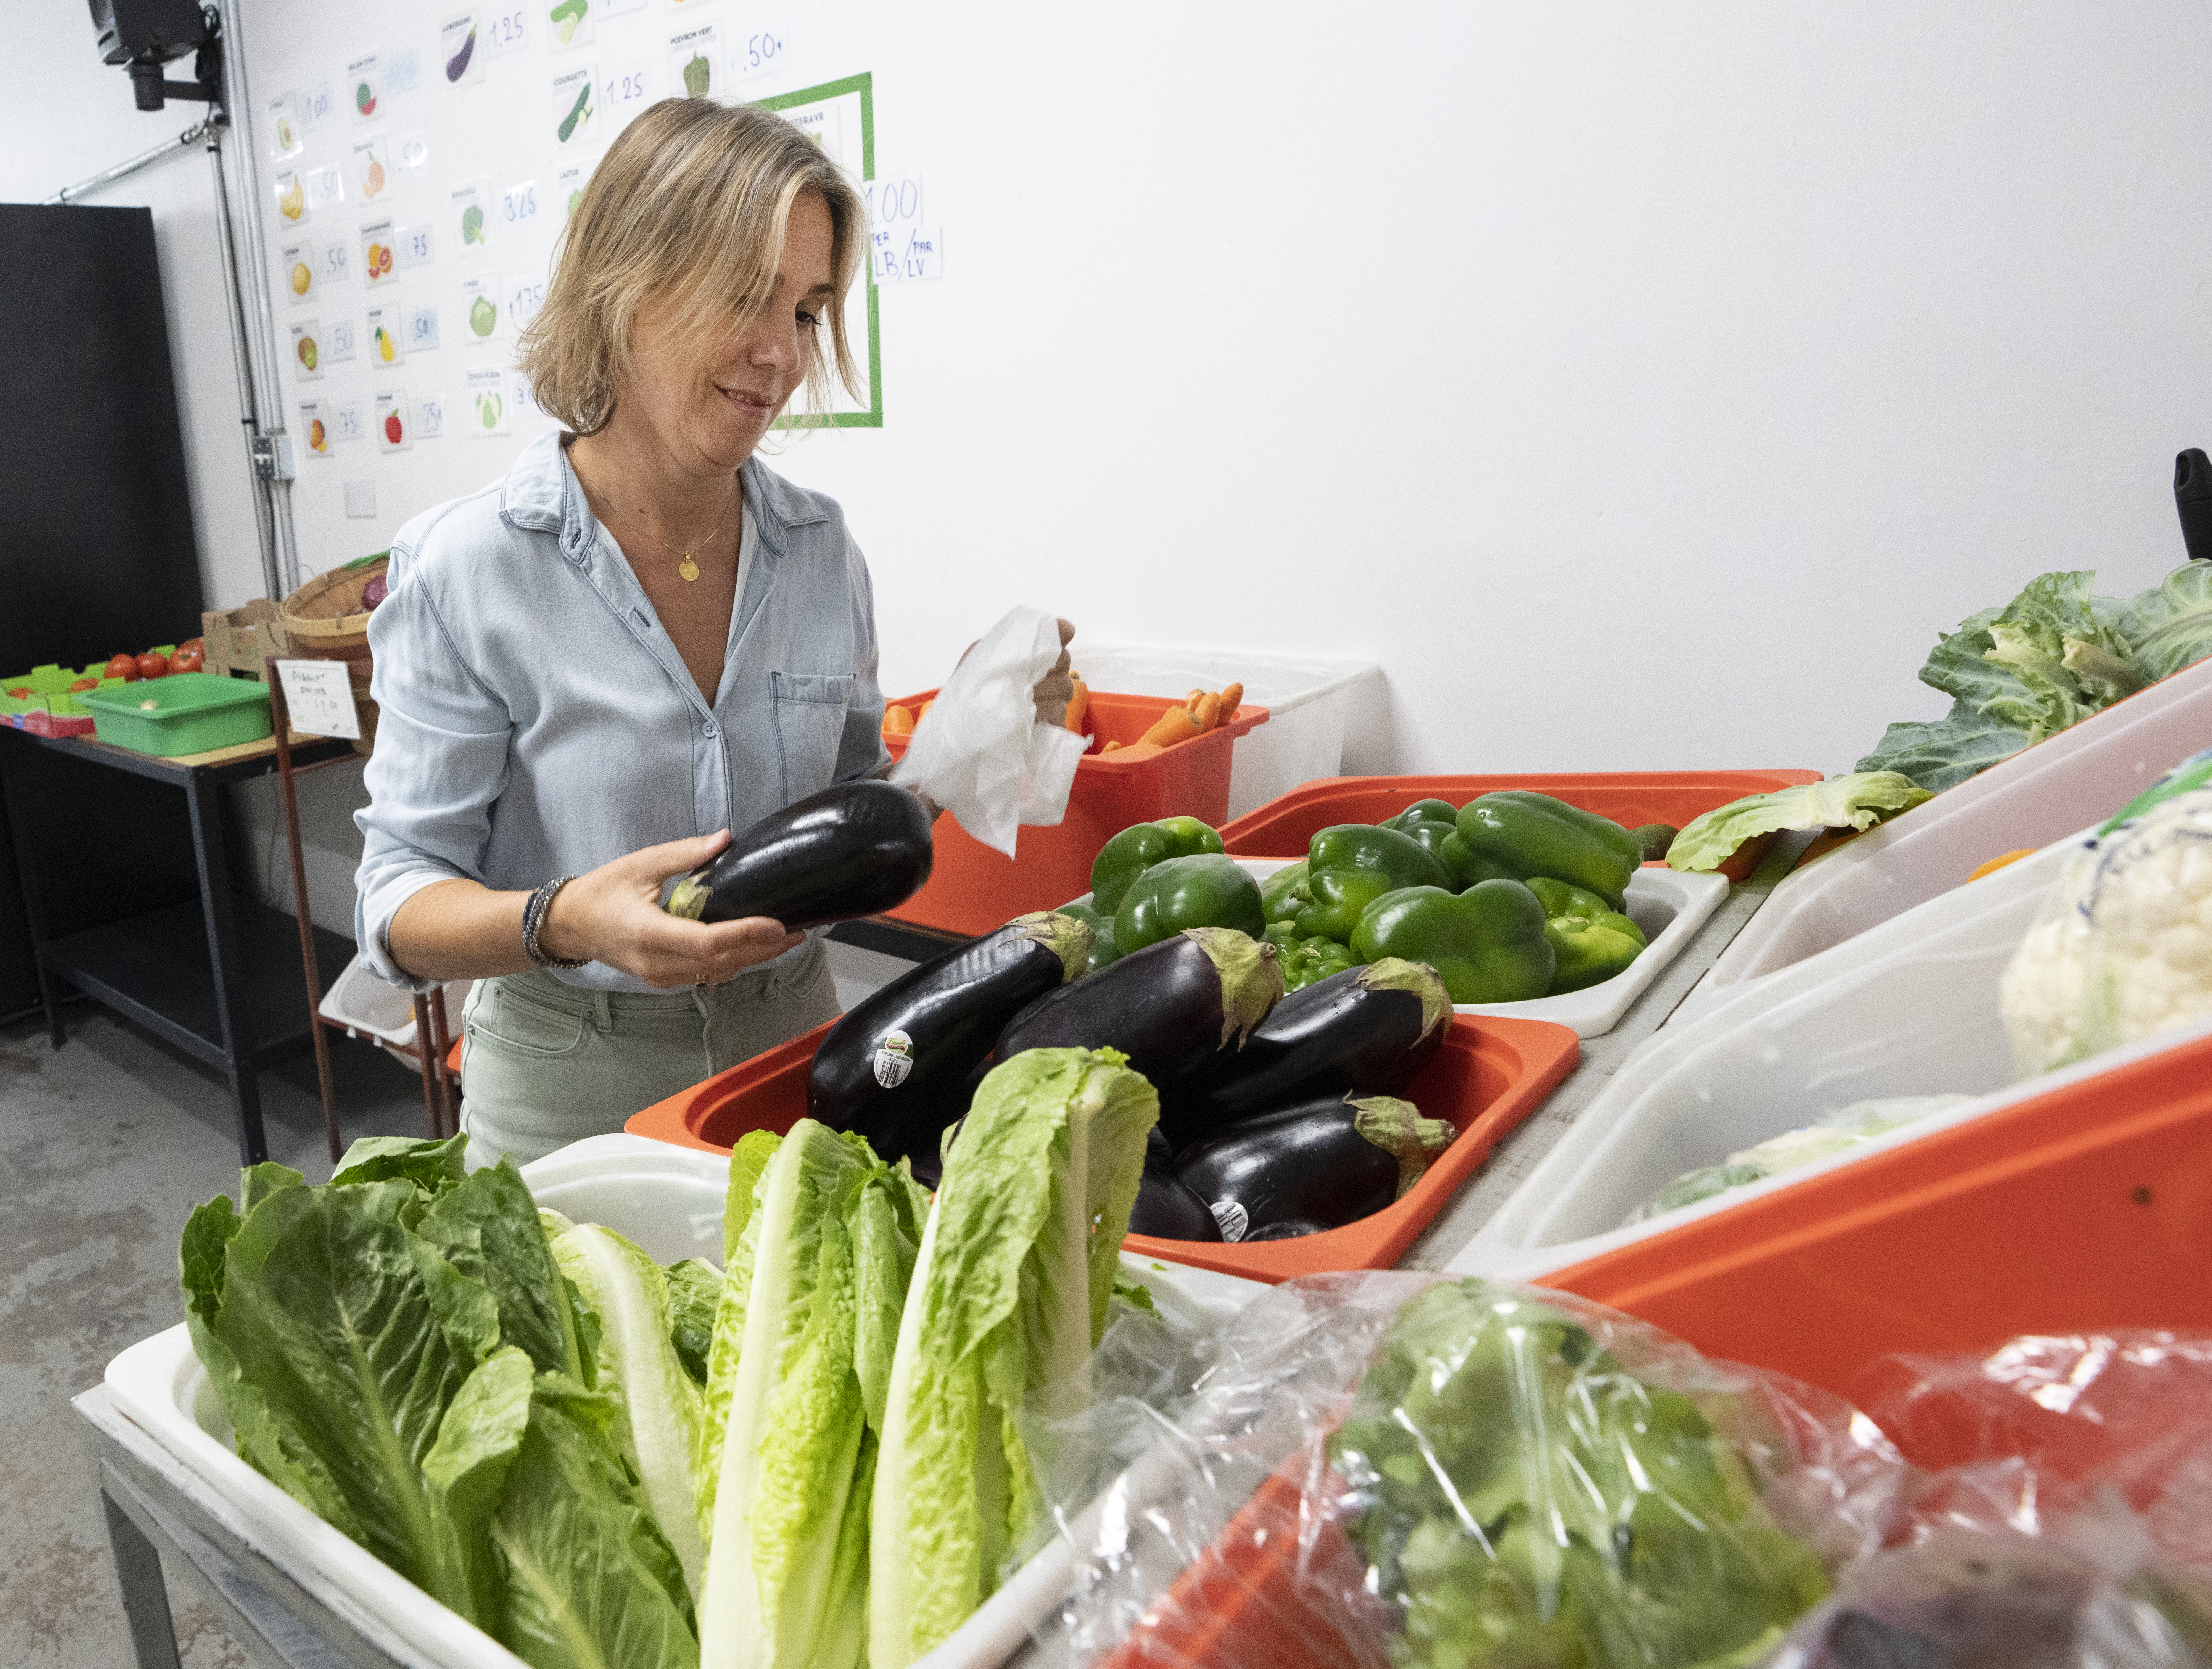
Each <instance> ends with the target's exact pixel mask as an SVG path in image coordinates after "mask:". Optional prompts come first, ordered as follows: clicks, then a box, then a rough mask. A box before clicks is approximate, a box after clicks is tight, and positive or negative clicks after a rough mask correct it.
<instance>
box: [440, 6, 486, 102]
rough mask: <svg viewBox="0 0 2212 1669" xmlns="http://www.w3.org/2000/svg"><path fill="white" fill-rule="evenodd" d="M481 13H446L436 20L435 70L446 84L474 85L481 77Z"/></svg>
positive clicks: (482, 47)
mask: <svg viewBox="0 0 2212 1669" xmlns="http://www.w3.org/2000/svg"><path fill="white" fill-rule="evenodd" d="M483 61H484V43H483V14H481V13H478V12H472V11H465V12H459V13H450V14H448V15H447V16H446V17H445V18H444V19H442V20H441V21H440V22H439V24H438V63H439V65H440V70H439V73H440V74H441V75H442V76H444V77H445V78H446V83H447V86H449V87H474V86H475V85H476V84H477V82H480V81H482V80H483Z"/></svg>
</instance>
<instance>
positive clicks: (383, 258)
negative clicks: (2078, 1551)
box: [361, 220, 398, 289]
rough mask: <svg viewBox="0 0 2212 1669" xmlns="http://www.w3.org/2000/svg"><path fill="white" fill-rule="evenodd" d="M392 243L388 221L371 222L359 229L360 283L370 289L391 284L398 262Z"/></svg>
mask: <svg viewBox="0 0 2212 1669" xmlns="http://www.w3.org/2000/svg"><path fill="white" fill-rule="evenodd" d="M397 269H398V258H397V257H396V256H394V255H393V254H392V222H390V221H388V220H380V221H371V222H368V224H367V225H366V226H364V227H362V228H361V281H362V283H364V284H367V285H368V287H369V288H371V289H374V288H376V287H377V286H378V285H380V284H388V283H390V282H392V279H393V278H394V276H396V274H397Z"/></svg>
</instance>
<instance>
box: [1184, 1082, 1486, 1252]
mask: <svg viewBox="0 0 2212 1669" xmlns="http://www.w3.org/2000/svg"><path fill="white" fill-rule="evenodd" d="M1456 1133H1457V1132H1455V1130H1454V1129H1453V1128H1452V1126H1449V1125H1448V1124H1446V1123H1445V1122H1444V1121H1443V1120H1441V1119H1425V1118H1423V1117H1422V1116H1421V1112H1420V1109H1419V1108H1417V1107H1415V1106H1414V1105H1413V1102H1407V1101H1399V1100H1397V1099H1396V1098H1395V1097H1394V1096H1390V1095H1362V1096H1359V1097H1357V1098H1354V1097H1352V1096H1350V1095H1346V1096H1342V1097H1338V1096H1334V1095H1317V1096H1316V1097H1314V1098H1313V1099H1312V1100H1310V1101H1306V1102H1300V1103H1299V1104H1298V1105H1297V1106H1296V1107H1286V1108H1283V1109H1282V1110H1281V1111H1279V1112H1275V1113H1269V1114H1264V1115H1262V1116H1261V1117H1260V1118H1256V1119H1247V1120H1244V1121H1243V1123H1241V1124H1239V1125H1237V1126H1236V1127H1235V1128H1234V1129H1231V1130H1228V1131H1225V1132H1223V1133H1222V1134H1220V1135H1218V1136H1216V1137H1213V1138H1211V1139H1210V1140H1207V1141H1203V1142H1197V1143H1194V1144H1192V1145H1191V1146H1190V1147H1188V1148H1187V1149H1185V1150H1183V1152H1182V1156H1180V1157H1178V1158H1177V1159H1176V1165H1175V1174H1176V1176H1177V1177H1179V1178H1180V1179H1182V1182H1183V1184H1184V1186H1186V1187H1188V1188H1189V1189H1190V1191H1191V1192H1192V1193H1194V1194H1196V1195H1197V1196H1198V1197H1199V1198H1200V1199H1202V1200H1204V1201H1206V1204H1207V1205H1210V1206H1212V1209H1213V1215H1214V1217H1215V1218H1216V1219H1217V1220H1218V1222H1219V1223H1220V1224H1221V1232H1222V1235H1224V1237H1225V1238H1226V1239H1229V1240H1232V1241H1238V1240H1252V1239H1255V1238H1261V1237H1262V1236H1261V1231H1262V1230H1267V1229H1273V1228H1275V1226H1276V1225H1278V1224H1281V1223H1318V1224H1320V1225H1321V1226H1322V1227H1323V1228H1328V1229H1341V1228H1343V1227H1344V1225H1345V1224H1346V1223H1356V1222H1357V1221H1358V1220H1359V1219H1360V1218H1361V1217H1370V1216H1372V1215H1373V1214H1374V1213H1375V1212H1376V1211H1381V1210H1382V1209H1383V1207H1384V1206H1385V1205H1389V1204H1390V1203H1391V1201H1393V1200H1395V1199H1400V1198H1401V1197H1402V1196H1403V1195H1404V1193H1405V1192H1406V1190H1407V1189H1408V1188H1410V1187H1413V1184H1414V1183H1416V1182H1418V1181H1419V1180H1420V1177H1421V1173H1422V1172H1423V1171H1425V1170H1426V1169H1427V1168H1428V1167H1429V1162H1430V1161H1431V1159H1433V1158H1435V1157H1436V1156H1437V1154H1439V1153H1441V1152H1442V1151H1443V1150H1444V1147H1445V1145H1446V1144H1449V1142H1450V1140H1451V1138H1453V1136H1454V1135H1455V1134H1456ZM1285 1232H1288V1231H1278V1232H1276V1233H1273V1234H1267V1235H1265V1236H1264V1237H1265V1238H1267V1239H1270V1240H1273V1239H1279V1238H1281V1237H1282V1235H1283V1233H1285ZM1297 1232H1298V1233H1302V1234H1303V1233H1308V1232H1310V1230H1307V1229H1299V1230H1297Z"/></svg>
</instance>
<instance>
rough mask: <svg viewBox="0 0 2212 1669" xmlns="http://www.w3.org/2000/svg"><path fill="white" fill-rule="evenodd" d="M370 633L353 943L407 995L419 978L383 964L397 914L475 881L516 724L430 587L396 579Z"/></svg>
mask: <svg viewBox="0 0 2212 1669" xmlns="http://www.w3.org/2000/svg"><path fill="white" fill-rule="evenodd" d="M392 567H393V572H394V573H395V574H399V575H400V579H399V580H398V583H397V584H395V585H394V586H393V587H392V591H391V592H390V593H389V595H387V596H386V598H385V600H384V602H383V604H381V605H380V607H379V608H378V609H377V610H376V612H375V613H374V615H373V616H370V618H369V624H368V642H369V647H370V649H371V650H372V651H373V652H374V655H375V670H374V672H373V673H372V675H371V677H370V683H369V692H370V694H371V695H373V696H374V698H375V700H376V705H377V707H378V709H379V713H378V718H377V734H376V749H375V751H374V753H372V754H370V756H369V758H368V768H367V771H366V773H365V779H364V780H365V782H366V785H367V786H368V794H369V803H368V806H367V807H366V808H365V809H363V810H360V811H357V812H356V813H355V814H354V822H356V824H358V825H359V827H360V828H361V834H362V854H361V868H360V869H359V871H356V875H355V877H354V895H355V903H354V934H355V938H356V940H357V941H358V942H359V944H360V946H361V949H362V953H363V954H364V955H366V956H368V962H369V965H370V966H371V967H372V968H374V969H375V970H376V972H377V973H378V974H380V975H381V976H382V977H383V978H384V979H386V980H389V981H391V982H392V984H394V985H400V986H407V987H409V988H410V989H411V990H415V991H428V990H431V989H433V988H434V987H435V986H436V984H437V981H435V980H425V979H418V978H416V976H415V975H413V974H410V973H409V972H408V971H407V970H406V969H405V968H401V967H400V966H399V964H398V962H395V961H394V960H393V959H392V918H393V917H394V916H396V915H398V913H399V907H400V906H401V905H403V904H404V903H405V902H406V901H408V900H409V899H410V898H412V897H413V896H414V895H416V893H418V892H420V891H422V889H423V888H425V887H428V886H432V885H435V883H438V882H441V881H453V880H468V881H482V880H483V878H484V877H483V861H484V848H485V844H486V842H487V841H488V840H489V835H490V832H491V809H492V806H493V804H495V802H496V801H497V800H498V798H499V797H500V795H501V793H502V792H504V791H505V789H506V787H507V772H508V750H509V745H510V741H511V737H512V735H513V721H512V719H511V717H510V715H509V713H508V712H507V707H506V704H505V703H504V702H502V701H501V700H500V699H499V697H498V696H497V695H495V694H494V693H493V692H492V691H491V690H490V689H488V688H487V687H486V686H485V685H484V683H483V682H482V680H480V679H479V678H478V677H477V676H476V674H475V673H473V672H472V671H470V670H469V666H468V664H467V662H466V661H465V659H464V658H463V657H462V655H461V653H460V652H459V650H458V649H457V648H456V647H455V646H454V643H453V638H452V636H451V634H449V633H448V631H447V628H446V624H445V622H444V621H443V620H442V619H441V616H440V614H439V611H438V608H437V605H436V602H435V598H433V597H432V596H431V594H430V588H429V586H428V585H427V584H425V583H423V581H422V578H421V576H419V575H417V576H413V577H412V580H411V583H410V576H407V575H406V574H404V560H403V557H402V555H401V553H399V552H398V551H396V550H395V551H394V553H393V563H392Z"/></svg>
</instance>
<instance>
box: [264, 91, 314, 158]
mask: <svg viewBox="0 0 2212 1669" xmlns="http://www.w3.org/2000/svg"><path fill="white" fill-rule="evenodd" d="M262 111H263V112H264V119H265V120H266V121H267V123H268V124H269V155H270V156H271V157H273V158H274V159H275V160H276V161H279V162H282V161H283V160H284V159H285V158H286V157H288V156H297V155H299V154H300V153H301V151H302V150H305V149H307V142H306V141H305V140H303V139H301V137H300V101H299V100H298V99H297V98H295V96H293V95H292V94H289V93H287V94H284V96H283V98H281V99H271V100H269V102H268V103H267V104H265V105H264V106H262Z"/></svg>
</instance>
